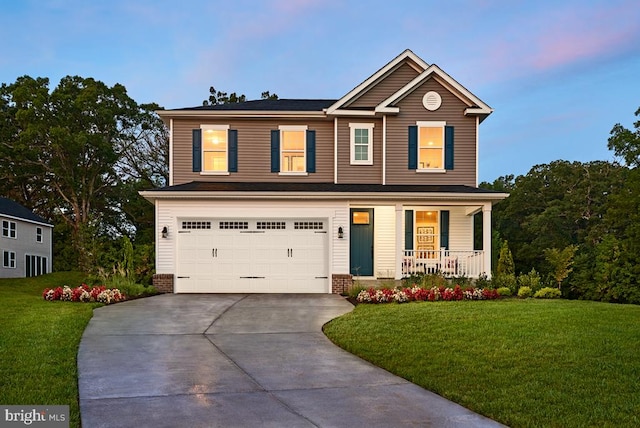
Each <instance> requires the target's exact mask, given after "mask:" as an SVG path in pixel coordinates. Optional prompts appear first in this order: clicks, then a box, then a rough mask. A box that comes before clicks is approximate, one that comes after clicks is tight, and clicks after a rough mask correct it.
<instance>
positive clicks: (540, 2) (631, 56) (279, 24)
mask: <svg viewBox="0 0 640 428" xmlns="http://www.w3.org/2000/svg"><path fill="white" fill-rule="evenodd" d="M0 24H1V25H0V83H7V84H9V83H13V82H15V80H16V79H17V78H18V77H20V76H24V75H29V76H31V77H47V78H49V79H50V89H51V90H53V88H54V87H55V86H57V84H58V83H59V81H60V79H61V78H62V77H64V76H67V75H78V76H82V77H93V78H94V79H97V80H100V81H102V82H104V83H106V84H108V85H113V84H115V83H120V84H122V85H124V86H125V87H126V88H127V91H128V93H129V95H130V96H131V97H132V98H133V99H134V100H136V101H137V102H138V103H147V102H155V103H157V104H159V105H161V106H163V107H165V108H168V109H171V108H181V107H192V106H198V105H201V104H202V101H203V100H204V99H206V98H208V95H209V87H210V86H215V88H216V89H218V90H222V91H225V92H237V93H242V94H245V95H246V96H247V99H258V98H260V95H261V93H262V92H263V91H270V92H271V93H276V94H278V96H279V97H280V98H325V99H326V98H328V99H331V98H335V99H338V98H340V97H342V96H343V95H345V94H346V93H347V92H349V91H350V90H351V89H353V88H354V87H355V86H357V85H358V84H360V83H361V82H362V81H363V80H365V79H366V78H368V77H369V76H370V75H371V74H373V73H374V72H375V71H377V70H378V69H379V68H381V67H382V66H384V65H385V64H386V63H387V62H389V61H390V60H392V59H393V58H395V57H396V56H397V55H398V54H400V53H401V52H402V51H404V50H405V49H411V50H412V51H413V52H414V53H415V54H416V55H418V56H419V57H420V58H422V59H423V60H424V61H425V62H427V63H429V64H437V65H438V66H439V67H440V68H442V69H443V70H444V71H445V72H447V73H448V74H449V75H451V76H452V77H453V78H454V79H456V80H457V81H458V82H459V83H460V84H462V85H463V86H465V87H466V88H467V89H468V90H470V91H471V92H472V93H474V94H475V95H476V96H478V97H479V98H480V99H482V100H483V101H484V102H485V103H487V104H488V105H490V106H491V107H492V108H493V109H494V110H495V111H494V112H493V114H491V116H489V117H488V118H487V119H486V120H485V121H484V122H483V123H482V124H481V125H480V135H479V141H480V149H479V153H480V156H479V179H480V181H490V182H491V181H493V180H494V179H496V178H498V177H500V176H504V175H508V174H514V175H516V176H517V175H522V174H526V173H527V172H528V171H529V170H530V169H531V167H532V166H534V165H537V164H545V163H549V162H553V161H555V160H559V159H563V160H569V161H581V162H588V161H593V160H614V159H615V158H614V156H613V153H612V152H610V151H609V150H608V149H607V139H608V137H609V133H610V131H611V128H612V127H613V126H614V125H615V124H616V123H621V124H622V125H624V126H626V127H628V128H632V127H633V123H634V121H635V120H638V119H640V117H635V116H634V112H635V111H636V110H637V109H638V108H639V107H640V1H638V0H605V1H589V0H575V1H574V0H537V1H518V0H470V1H467V0H449V1H446V0H444V1H435V0H393V1H391V0H384V1H379V0H368V1H364V0H362V1H355V0H351V1H350V0H264V1H260V0H222V1H220V0H189V1H185V2H177V1H175V0H171V1H169V0H153V1H148V0H108V1H107V0H93V1H87V0H80V1H77V0H0Z"/></svg>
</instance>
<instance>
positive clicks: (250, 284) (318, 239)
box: [175, 218, 329, 293]
mask: <svg viewBox="0 0 640 428" xmlns="http://www.w3.org/2000/svg"><path fill="white" fill-rule="evenodd" d="M177 226H178V230H177V257H176V262H177V263H176V267H177V269H176V277H175V281H176V282H175V292H177V293H327V292H328V291H329V260H328V255H329V248H328V245H329V240H328V221H327V219H322V218H293V219H291V218H210V219H209V218H206V219H202V218H197V219H196V218H182V219H178V224H177Z"/></svg>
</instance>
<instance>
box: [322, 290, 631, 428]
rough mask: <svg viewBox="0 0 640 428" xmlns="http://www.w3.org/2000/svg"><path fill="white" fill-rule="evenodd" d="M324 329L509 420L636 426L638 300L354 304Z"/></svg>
mask: <svg viewBox="0 0 640 428" xmlns="http://www.w3.org/2000/svg"><path fill="white" fill-rule="evenodd" d="M325 333H326V334H327V336H328V337H329V338H330V339H331V340H333V341H334V342H335V343H336V344H338V345H339V346H341V347H343V348H344V349H346V350H348V351H350V352H352V353H354V354H356V355H359V356H361V357H362V358H364V359H366V360H368V361H371V362H372V363H374V364H376V365H378V366H380V367H384V368H386V369H387V370H389V371H391V372H393V373H396V374H398V375H399V376H402V377H404V378H406V379H408V380H410V381H412V382H414V383H416V384H418V385H421V386H423V387H424V388H426V389H428V390H431V391H434V392H436V393H438V394H440V395H442V396H444V397H446V398H449V399H451V400H453V401H455V402H457V403H460V404H462V405H463V406H465V407H467V408H469V409H472V410H474V411H476V412H478V413H481V414H483V415H486V416H488V417H490V418H492V419H495V420H497V421H500V422H502V423H504V424H506V425H509V426H512V427H637V426H640V306H631V305H613V304H606V303H597V302H587V301H566V300H551V301H549V300H532V299H528V300H517V299H507V300H500V301H480V302H477V301H463V302H424V303H408V304H381V305H358V306H357V307H356V308H355V310H354V311H353V312H352V313H349V314H346V315H344V316H342V317H340V318H338V319H336V320H334V321H331V322H330V323H329V324H327V325H326V326H325Z"/></svg>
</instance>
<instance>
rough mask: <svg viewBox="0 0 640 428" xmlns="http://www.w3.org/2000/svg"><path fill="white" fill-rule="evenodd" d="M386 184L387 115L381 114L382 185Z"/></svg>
mask: <svg viewBox="0 0 640 428" xmlns="http://www.w3.org/2000/svg"><path fill="white" fill-rule="evenodd" d="M385 184H387V115H386V114H385V115H383V116H382V185H383V186H384V185H385Z"/></svg>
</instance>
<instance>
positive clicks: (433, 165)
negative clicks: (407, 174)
mask: <svg viewBox="0 0 640 428" xmlns="http://www.w3.org/2000/svg"><path fill="white" fill-rule="evenodd" d="M445 125H446V123H445V122H418V169H419V170H444V127H445Z"/></svg>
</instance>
